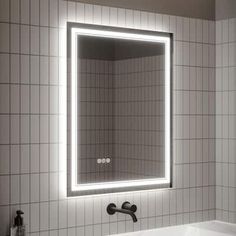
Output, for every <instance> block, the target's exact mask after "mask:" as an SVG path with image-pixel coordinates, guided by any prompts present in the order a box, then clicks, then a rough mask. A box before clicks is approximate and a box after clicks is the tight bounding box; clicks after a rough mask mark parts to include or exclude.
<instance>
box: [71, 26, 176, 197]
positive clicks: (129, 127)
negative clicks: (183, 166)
mask: <svg viewBox="0 0 236 236" xmlns="http://www.w3.org/2000/svg"><path fill="white" fill-rule="evenodd" d="M67 57H68V68H67V72H68V84H67V86H68V91H67V94H68V96H67V99H68V103H67V104H68V106H67V107H68V108H67V111H68V115H67V134H68V137H67V141H68V143H67V149H68V150H67V154H68V158H67V160H68V162H67V166H68V168H67V169H68V175H67V179H68V181H67V183H68V186H67V190H68V191H67V192H68V196H79V195H89V194H104V193H111V192H123V191H138V190H146V189H154V188H164V187H171V174H172V171H171V163H172V161H171V156H172V141H171V140H172V128H171V120H172V118H171V113H172V112H171V107H172V106H171V100H172V98H171V77H172V72H171V71H172V34H169V33H160V32H153V31H143V30H133V29H124V28H117V27H106V26H97V25H87V24H78V23H68V24H67Z"/></svg>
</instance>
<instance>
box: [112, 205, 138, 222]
mask: <svg viewBox="0 0 236 236" xmlns="http://www.w3.org/2000/svg"><path fill="white" fill-rule="evenodd" d="M136 211H137V206H136V205H131V204H130V202H124V203H123V204H122V206H121V208H117V207H116V205H115V204H114V203H110V204H109V205H108V206H107V213H108V214H109V215H114V214H115V213H116V212H120V213H124V214H128V215H130V216H131V217H132V220H133V222H137V221H138V220H137V217H136V215H135V214H134V213H135V212H136Z"/></svg>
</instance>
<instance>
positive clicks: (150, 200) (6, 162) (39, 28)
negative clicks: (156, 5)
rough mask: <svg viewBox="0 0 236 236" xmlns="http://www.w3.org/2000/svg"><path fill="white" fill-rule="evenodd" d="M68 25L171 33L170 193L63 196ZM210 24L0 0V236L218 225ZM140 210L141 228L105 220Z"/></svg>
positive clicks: (58, 1) (56, 0)
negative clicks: (126, 206) (131, 206)
mask: <svg viewBox="0 0 236 236" xmlns="http://www.w3.org/2000/svg"><path fill="white" fill-rule="evenodd" d="M66 21H77V22H86V23H95V24H103V25H111V26H120V27H131V28H138V29H149V30H159V31H167V32H173V33H174V79H173V81H174V87H173V89H174V92H173V93H174V94H173V96H174V104H173V109H174V110H173V113H174V116H173V122H174V127H173V128H174V130H173V131H174V132H173V135H174V141H173V144H174V147H173V148H174V149H173V155H174V156H173V159H174V164H173V170H174V181H173V186H174V188H173V189H165V190H156V191H146V192H141V193H126V194H111V195H106V196H96V197H80V198H71V199H70V198H67V197H66V113H65V111H66ZM214 27H215V23H214V22H213V21H206V20H201V19H189V18H183V17H178V16H168V15H159V14H154V13H147V12H140V11H133V10H126V9H117V8H109V7H101V6H93V5H84V4H80V3H74V2H67V1H63V0H50V1H49V0H40V1H39V0H21V1H18V0H11V1H9V0H1V1H0V192H1V194H0V212H1V216H2V217H1V224H0V234H1V235H6V234H7V233H8V232H9V231H8V230H9V226H10V223H12V218H13V215H14V212H15V210H16V209H18V208H21V209H22V210H23V211H24V212H25V215H24V217H25V223H26V224H27V231H28V232H30V235H34V236H38V235H40V236H49V235H60V236H62V235H63V236H64V235H68V236H69V235H70V236H72V235H86V236H91V235H94V236H99V235H107V234H112V233H117V232H125V231H133V230H139V229H146V228H153V227H161V226H167V225H175V224H182V223H188V222H195V221H202V220H208V219H214V218H215V177H214V176H215V173H214V166H215V163H214V150H215V148H214V137H215V135H214V129H215V125H214V112H215V111H214V107H215V106H214V104H215V101H214V89H215V83H214V82H215V81H214V78H215V77H214V71H215V70H214V67H215V63H214V62H215V42H214V39H215V30H214ZM124 200H129V201H131V202H134V203H135V204H137V207H138V211H137V217H138V222H137V223H136V224H133V223H132V221H131V218H129V217H128V216H124V215H117V214H115V215H114V216H108V215H107V213H106V211H105V208H106V206H107V204H108V203H109V202H111V201H112V202H115V203H116V204H117V205H120V204H121V203H122V202H123V201H124Z"/></svg>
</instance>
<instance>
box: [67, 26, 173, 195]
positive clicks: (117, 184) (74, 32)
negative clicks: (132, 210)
mask: <svg viewBox="0 0 236 236" xmlns="http://www.w3.org/2000/svg"><path fill="white" fill-rule="evenodd" d="M79 35H87V36H96V37H105V38H120V39H128V40H136V41H147V42H159V43H164V44H165V178H155V179H146V180H130V181H114V182H102V183H91V184H78V183H77V154H78V150H77V140H78V135H77V130H78V124H77V117H78V111H77V97H78V91H77V86H78V84H77V72H78V68H77V65H78V64H77V53H78V48H77V39H78V36H79ZM170 55H171V42H170V37H167V36H155V35H146V34H135V33H124V32H114V31H105V30H95V29H84V28H73V27H72V28H71V191H86V190H99V189H110V188H122V187H138V186H146V185H161V184H169V183H170V181H171V173H170V168H171V166H170V158H171V137H170V135H171V117H170V116H171V99H170V98H171V91H170V90H171V81H170V80H171V78H170V76H171V56H170Z"/></svg>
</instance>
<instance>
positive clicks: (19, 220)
mask: <svg viewBox="0 0 236 236" xmlns="http://www.w3.org/2000/svg"><path fill="white" fill-rule="evenodd" d="M22 214H24V212H23V211H21V210H18V211H16V215H17V216H16V217H15V224H14V225H15V226H22V225H23V217H22V216H21V215H22Z"/></svg>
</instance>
